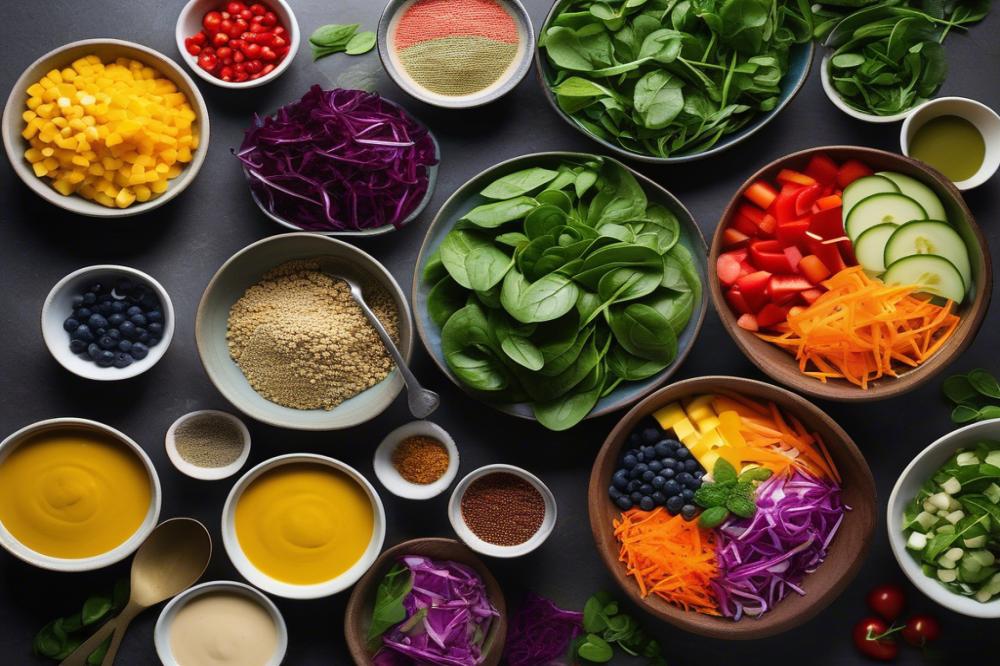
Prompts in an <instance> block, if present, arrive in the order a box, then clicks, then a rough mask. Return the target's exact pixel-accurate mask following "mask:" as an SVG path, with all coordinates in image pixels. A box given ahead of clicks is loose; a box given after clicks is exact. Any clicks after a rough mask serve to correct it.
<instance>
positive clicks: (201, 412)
mask: <svg viewBox="0 0 1000 666" xmlns="http://www.w3.org/2000/svg"><path fill="white" fill-rule="evenodd" d="M208 415H211V416H216V417H218V418H221V419H225V420H226V421H229V422H230V423H232V424H233V425H235V426H236V427H237V428H238V429H239V431H240V434H241V435H242V436H243V451H242V452H241V453H240V455H239V457H238V458H236V460H234V461H233V462H231V463H229V464H228V465H223V466H222V467H199V466H198V465H195V464H194V463H190V462H188V461H187V460H184V458H183V457H182V456H181V454H180V451H178V450H177V440H176V439H175V437H174V434H175V433H176V432H177V428H178V427H179V426H180V425H181V424H182V423H184V422H185V421H188V420H190V419H192V418H195V417H198V416H208ZM163 440H164V446H165V448H166V450H167V457H168V458H170V462H172V463H173V464H174V467H176V468H177V471H178V472H180V473H181V474H186V475H187V476H190V477H191V478H192V479H199V480H201V481H218V480H219V479H225V478H228V477H230V476H232V475H233V474H235V473H236V472H238V471H240V468H241V467H243V465H245V464H246V461H247V458H249V457H250V444H251V439H250V430H249V429H248V428H247V424H245V423H244V422H243V419H241V418H240V417H238V416H236V415H235V414H230V413H229V412H224V411H222V410H220V409H197V410H195V411H193V412H188V413H187V414H181V415H180V416H178V417H177V418H176V419H175V420H174V422H173V423H171V424H170V427H169V428H167V434H166V435H165V436H164V438H163Z"/></svg>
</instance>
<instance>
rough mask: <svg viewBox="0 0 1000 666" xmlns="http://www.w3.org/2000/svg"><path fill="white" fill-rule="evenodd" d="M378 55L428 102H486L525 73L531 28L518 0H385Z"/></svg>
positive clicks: (459, 105) (411, 90) (410, 89)
mask: <svg viewBox="0 0 1000 666" xmlns="http://www.w3.org/2000/svg"><path fill="white" fill-rule="evenodd" d="M378 38H379V39H378V45H379V55H380V56H381V58H382V62H383V64H384V65H385V68H386V71H388V72H389V75H390V76H392V78H393V80H394V81H395V82H396V83H397V84H398V85H399V86H400V87H401V88H403V90H405V91H406V92H408V93H409V94H411V95H413V96H414V97H416V98H417V99H420V100H422V101H424V102H427V103H428V104H433V105H435V106H442V107H450V108H466V107H472V106H479V105H481V104H486V103H487V102H490V101H492V100H494V99H497V98H498V97H501V96H502V95H504V94H506V93H507V92H508V91H509V90H510V89H511V88H513V87H514V86H515V85H517V83H518V82H519V81H520V80H521V79H522V78H523V77H524V75H525V73H527V71H528V69H529V67H530V64H531V53H532V52H533V51H534V32H533V30H532V29H531V21H530V19H529V18H528V14H527V12H526V11H525V10H524V7H522V6H521V4H520V3H519V2H517V0H403V1H401V2H397V1H393V2H390V3H389V5H388V6H387V7H386V9H385V12H384V13H383V14H382V19H381V21H380V22H379V35H378Z"/></svg>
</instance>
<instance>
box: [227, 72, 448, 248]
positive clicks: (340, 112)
mask: <svg viewBox="0 0 1000 666" xmlns="http://www.w3.org/2000/svg"><path fill="white" fill-rule="evenodd" d="M436 153H437V150H436V147H435V144H434V140H433V139H432V138H431V135H430V133H429V132H428V130H427V128H426V127H425V126H424V125H422V124H421V123H420V122H418V121H417V120H416V119H415V118H413V117H412V116H410V115H409V114H408V113H407V112H406V111H405V110H404V109H403V108H402V107H399V106H396V105H395V104H393V103H391V102H389V101H387V100H384V99H382V98H381V97H379V96H378V94H376V93H369V92H365V91H363V90H345V89H342V88H337V89H334V90H323V89H321V88H320V87H319V86H318V85H314V86H313V87H312V88H310V89H309V92H307V93H306V94H305V95H303V96H302V99H300V100H299V101H297V102H293V103H291V104H289V105H287V106H284V107H282V108H280V109H278V112H277V113H276V114H274V115H273V116H265V117H263V118H261V117H260V116H258V115H256V114H255V115H254V118H253V124H252V126H251V127H250V129H248V130H247V131H246V134H245V136H244V137H243V143H242V144H241V145H240V149H239V151H237V152H236V157H237V158H238V159H239V160H240V162H242V163H243V168H244V172H245V173H246V176H247V179H248V180H249V182H250V188H251V190H252V191H253V193H254V196H255V197H256V198H257V200H258V202H259V203H260V204H261V205H262V206H263V207H264V208H266V209H267V210H268V211H269V212H270V213H271V214H272V215H275V216H277V217H279V218H281V219H283V220H285V221H287V222H289V223H291V224H293V225H295V226H297V227H300V228H302V229H305V230H309V231H346V230H352V231H353V230H362V229H374V228H376V227H381V226H385V225H389V224H391V225H393V226H395V227H397V228H399V227H401V226H402V224H403V223H404V221H405V220H406V219H407V217H408V216H409V215H410V214H411V213H412V212H413V211H415V210H416V209H417V207H418V206H419V205H420V202H421V201H422V200H423V199H424V195H426V194H427V189H428V187H429V176H430V171H429V168H430V167H431V166H433V165H435V164H437V154H436Z"/></svg>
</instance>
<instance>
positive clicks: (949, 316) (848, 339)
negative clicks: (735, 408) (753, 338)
mask: <svg viewBox="0 0 1000 666" xmlns="http://www.w3.org/2000/svg"><path fill="white" fill-rule="evenodd" d="M823 286H824V287H826V288H827V289H828V291H827V292H825V293H824V294H823V295H822V296H820V297H819V298H818V299H816V301H815V302H814V303H813V304H812V305H810V306H808V307H806V308H805V309H804V310H802V311H801V312H798V313H796V314H793V315H789V317H788V321H786V322H785V323H784V324H782V325H781V326H780V327H779V329H778V330H779V331H780V332H779V334H778V335H768V334H763V333H758V334H757V336H758V337H759V338H760V339H761V340H766V341H767V342H771V343H773V344H775V345H778V346H779V347H781V348H782V349H785V350H786V351H788V352H790V353H791V354H793V355H794V356H795V358H796V359H797V360H798V362H799V370H800V371H802V373H803V374H805V375H808V376H810V377H814V378H816V379H818V380H819V381H821V382H824V383H825V382H826V381H827V380H829V379H845V380H847V381H849V382H851V383H852V384H856V385H857V386H860V387H861V388H862V389H867V388H868V385H869V384H870V383H871V382H872V381H874V380H876V379H880V378H882V377H886V376H888V377H896V376H898V372H899V371H900V370H901V369H904V368H915V367H917V366H918V365H920V364H921V363H923V362H924V361H926V360H927V359H928V358H930V357H931V356H932V355H933V354H934V352H936V351H937V350H938V349H939V348H940V347H941V345H943V344H944V342H945V341H946V340H947V339H948V338H949V337H950V336H951V335H952V333H954V332H955V329H956V328H957V327H958V322H959V317H958V315H956V314H954V313H953V312H952V310H953V306H954V303H953V302H952V301H947V302H946V303H945V304H944V305H936V304H934V303H932V302H931V300H930V298H924V297H918V296H915V295H914V293H915V292H917V291H918V290H919V287H918V286H916V285H887V284H885V283H884V282H881V281H880V280H877V279H874V278H870V277H868V275H866V274H865V272H864V270H863V269H862V268H861V267H860V266H852V267H851V268H846V269H844V270H842V271H840V272H839V273H837V274H836V275H834V276H833V277H831V278H830V279H829V280H826V281H825V282H823Z"/></svg>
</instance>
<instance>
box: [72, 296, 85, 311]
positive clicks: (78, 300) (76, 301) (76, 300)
mask: <svg viewBox="0 0 1000 666" xmlns="http://www.w3.org/2000/svg"><path fill="white" fill-rule="evenodd" d="M70 303H72V304H73V308H74V309H76V308H79V307H83V294H74V295H73V298H72V299H70Z"/></svg>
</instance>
